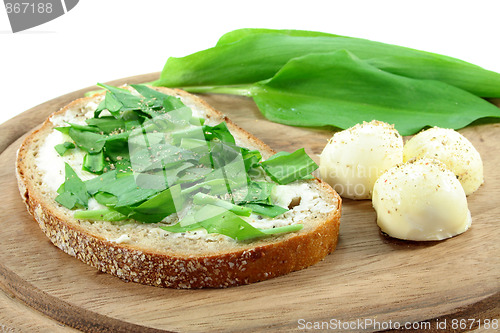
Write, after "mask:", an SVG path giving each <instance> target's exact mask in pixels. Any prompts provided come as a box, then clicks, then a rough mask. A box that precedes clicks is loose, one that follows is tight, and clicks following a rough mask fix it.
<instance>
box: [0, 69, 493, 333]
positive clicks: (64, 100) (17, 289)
mask: <svg viewBox="0 0 500 333" xmlns="http://www.w3.org/2000/svg"><path fill="white" fill-rule="evenodd" d="M158 76H159V72H155V73H149V74H141V75H136V76H130V77H125V78H121V79H116V80H112V81H109V82H106V84H108V85H122V84H137V83H144V82H151V81H153V80H155V79H156V78H158ZM92 90H96V86H90V87H86V88H83V89H80V90H77V91H73V92H70V93H67V94H65V95H62V96H59V97H56V98H53V99H51V100H49V101H47V102H45V103H42V104H39V105H37V106H35V107H33V108H31V109H29V110H26V111H24V112H23V113H21V114H19V115H17V116H15V117H13V118H11V119H9V120H8V121H6V122H4V123H3V124H0V133H5V135H3V136H2V137H0V155H1V154H2V153H3V151H5V150H6V149H7V148H8V147H9V146H10V145H11V144H13V143H14V142H15V141H16V140H17V139H19V138H20V137H21V136H23V135H25V134H26V133H28V132H29V131H31V129H32V128H34V127H35V126H37V125H39V124H41V123H42V122H43V121H44V120H45V119H46V118H47V117H48V116H49V115H50V114H51V113H52V112H54V111H55V110H56V109H54V107H57V109H58V108H60V107H63V106H64V105H66V104H68V103H69V102H71V101H73V100H75V99H77V98H80V97H82V96H83V95H84V94H85V93H86V92H89V91H92ZM491 101H492V102H493V103H494V104H496V105H497V106H500V99H492V100H491ZM44 108H50V110H49V111H50V112H42V113H41V112H39V111H40V110H43V109H44ZM28 116H29V117H28ZM27 119H29V121H27ZM0 289H2V291H3V292H5V293H6V294H10V295H13V296H14V297H16V298H17V299H19V300H21V301H22V302H24V303H25V304H26V305H27V306H29V307H31V308H33V309H35V310H37V311H39V312H41V313H43V314H45V315H47V316H49V317H50V318H51V319H54V320H56V321H58V322H61V323H62V324H64V325H67V326H69V327H73V328H75V329H78V330H82V331H86V332H130V331H141V332H170V331H165V330H158V329H153V328H149V327H146V326H140V325H137V324H133V323H128V322H125V321H121V320H117V319H113V318H110V317H106V316H104V315H101V314H98V313H93V312H91V311H89V310H85V309H81V308H78V310H77V311H78V313H80V314H81V315H82V316H81V317H80V318H75V317H74V316H73V315H72V314H74V313H75V312H74V311H76V309H73V308H74V307H75V306H73V305H71V304H70V303H67V302H62V301H61V300H59V299H56V298H55V297H53V296H51V295H49V294H47V293H45V292H43V291H42V290H39V289H37V288H35V287H34V286H32V285H31V284H28V285H27V284H26V282H25V281H22V280H21V279H20V278H19V277H18V276H17V275H16V274H15V273H13V272H11V271H9V270H8V269H7V268H5V267H4V266H3V265H2V264H0ZM42 298H43V299H46V300H47V301H46V302H41V301H39V300H40V299H42ZM70 310H73V311H70ZM455 310H456V311H454V312H453V313H450V314H447V315H443V316H439V317H435V318H429V319H425V320H422V322H431V323H432V322H443V321H445V320H446V321H448V322H450V321H451V320H453V319H456V320H461V319H462V320H468V319H471V318H474V319H475V320H476V324H475V325H473V326H472V327H468V328H466V329H463V330H453V331H454V332H465V331H471V330H475V329H477V328H478V324H477V323H478V322H479V321H478V320H484V319H493V318H495V319H496V318H500V291H499V292H497V293H495V294H493V295H485V298H483V299H481V300H479V301H477V302H476V303H473V304H470V305H468V306H466V307H462V308H457V309H455ZM84 318H86V320H83V319H84ZM479 328H480V327H479ZM396 331H397V330H386V331H384V332H396ZM405 331H408V332H411V330H405ZM437 331H438V330H431V331H429V332H437ZM442 331H443V330H439V332H442Z"/></svg>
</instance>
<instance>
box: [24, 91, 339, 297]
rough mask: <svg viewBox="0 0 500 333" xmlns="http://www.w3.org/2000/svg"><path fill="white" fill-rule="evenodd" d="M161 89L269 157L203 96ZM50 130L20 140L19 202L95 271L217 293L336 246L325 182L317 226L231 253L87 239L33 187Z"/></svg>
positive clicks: (330, 193)
mask: <svg viewBox="0 0 500 333" xmlns="http://www.w3.org/2000/svg"><path fill="white" fill-rule="evenodd" d="M159 90H160V91H162V92H165V93H167V94H172V95H177V96H182V97H184V98H189V99H190V100H192V101H193V102H194V103H195V104H196V105H197V106H200V107H202V108H203V109H206V110H207V117H213V118H216V119H217V121H222V120H224V121H226V122H227V123H228V127H229V128H230V130H231V132H233V133H238V137H239V138H245V139H246V140H248V141H249V142H251V143H252V145H254V146H256V147H257V148H258V149H259V150H260V151H261V152H262V153H263V155H267V156H269V155H271V154H273V153H274V151H273V150H272V149H271V148H270V147H269V146H267V145H265V144H264V143H263V142H262V141H260V140H259V139H257V138H256V137H254V136H253V135H251V134H250V133H248V132H246V131H244V130H243V129H241V128H240V127H238V126H237V125H235V124H234V123H233V122H232V121H231V120H230V119H228V118H227V117H226V116H224V115H223V114H222V113H220V112H219V111H216V110H215V109H213V108H212V107H210V106H209V105H208V104H207V103H206V102H204V101H203V100H201V99H200V98H198V97H196V96H194V95H191V94H189V93H187V92H184V91H181V90H177V89H175V90H173V89H167V88H160V89H159ZM92 98H93V97H87V98H81V99H78V100H75V101H73V102H72V103H70V104H69V105H67V106H66V107H64V108H62V109H61V110H60V111H58V112H56V113H55V114H62V113H64V112H66V111H67V110H69V109H71V108H75V107H80V106H83V105H85V104H86V103H88V102H89V101H90V100H91V99H92ZM52 128H53V124H52V123H51V122H50V120H49V119H47V120H46V121H45V122H44V123H43V124H42V125H41V126H40V127H39V128H38V129H37V130H35V131H34V132H32V133H31V134H30V135H28V136H27V137H26V138H25V140H24V141H23V143H22V145H21V147H20V149H19V151H18V155H17V159H16V176H17V179H18V184H19V190H20V193H21V197H22V198H23V200H24V202H25V204H26V207H27V209H28V211H29V213H30V214H31V215H32V216H33V217H34V219H35V220H36V221H37V223H38V224H39V226H40V228H41V229H42V231H43V232H44V233H45V234H46V236H47V237H48V238H49V239H50V240H51V242H52V243H53V244H54V245H56V246H57V247H58V248H60V249H61V250H63V251H64V252H66V253H68V254H70V255H72V256H75V257H76V258H78V259H80V260H81V261H83V262H85V263H86V264H89V265H91V266H93V267H95V268H97V269H99V270H100V271H103V272H106V273H109V274H112V275H114V276H117V277H119V278H121V279H123V280H126V281H134V282H138V283H142V284H146V285H152V286H160V287H170V288H221V287H229V286H236V285H241V284H248V283H252V282H257V281H263V280H267V279H270V278H273V277H276V276H280V275H284V274H287V273H290V272H292V271H296V270H300V269H303V268H306V267H308V266H310V265H313V264H315V263H317V262H318V261H320V260H321V259H323V258H324V257H325V256H326V255H328V254H329V253H331V252H333V251H334V250H335V247H336V246H337V241H338V234H339V224H340V215H341V199H340V197H339V195H338V194H337V193H336V192H335V191H334V190H333V189H332V188H331V187H330V186H329V185H328V184H326V183H324V182H322V181H321V180H318V179H315V180H312V182H317V186H318V187H319V189H320V191H321V192H322V193H323V194H324V195H325V196H327V197H329V198H330V199H331V200H332V202H334V201H335V202H336V203H337V209H334V210H332V211H331V212H329V213H327V214H326V217H324V218H323V220H322V221H321V222H320V223H318V224H317V225H316V226H315V227H314V228H311V229H309V230H301V231H299V232H295V233H289V234H286V235H280V236H275V237H270V238H267V239H266V240H263V241H258V242H252V243H250V244H248V245H247V246H240V247H238V248H235V249H234V250H232V251H221V252H220V253H209V254H202V255H195V254H180V253H177V254H172V253H168V252H165V253H161V252H159V251H155V250H151V249H146V248H139V247H136V246H133V245H129V244H117V243H115V242H112V241H109V240H106V239H105V238H104V237H101V236H100V235H96V234H91V233H89V232H88V231H86V230H85V229H84V228H82V227H81V225H79V224H77V223H72V222H71V221H69V220H68V218H67V215H65V214H64V213H63V212H62V208H61V207H60V206H59V205H58V204H57V203H55V202H51V201H50V200H47V199H46V198H45V197H44V195H43V194H42V193H39V191H37V189H36V186H34V183H33V182H34V181H35V178H36V177H35V176H34V172H35V171H34V169H35V168H33V166H32V165H30V163H29V160H30V159H29V158H28V154H29V153H30V152H31V153H32V150H33V145H34V143H36V142H38V141H39V140H41V139H43V137H44V136H45V135H47V134H48V133H50V131H51V130H52ZM52 201H53V200H52Z"/></svg>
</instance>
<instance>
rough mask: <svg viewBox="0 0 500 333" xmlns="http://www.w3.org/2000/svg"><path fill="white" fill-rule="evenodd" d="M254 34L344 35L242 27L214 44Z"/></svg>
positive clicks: (229, 42)
mask: <svg viewBox="0 0 500 333" xmlns="http://www.w3.org/2000/svg"><path fill="white" fill-rule="evenodd" d="M256 34H280V35H286V36H294V37H345V36H341V35H334V34H330V33H326V32H319V31H309V30H294V29H260V28H243V29H237V30H233V31H230V32H228V33H225V34H224V35H222V36H221V37H220V38H219V40H218V41H217V45H216V46H221V45H224V44H231V43H234V42H237V41H239V40H240V39H242V38H244V37H246V36H249V35H256Z"/></svg>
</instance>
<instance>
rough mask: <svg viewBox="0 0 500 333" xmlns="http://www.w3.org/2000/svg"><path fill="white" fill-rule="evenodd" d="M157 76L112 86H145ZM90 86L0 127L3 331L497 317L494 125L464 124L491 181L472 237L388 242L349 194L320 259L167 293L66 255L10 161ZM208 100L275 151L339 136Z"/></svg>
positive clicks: (498, 191) (232, 100)
mask: <svg viewBox="0 0 500 333" xmlns="http://www.w3.org/2000/svg"><path fill="white" fill-rule="evenodd" d="M157 75H158V74H157V73H153V74H147V75H142V76H138V77H133V78H127V79H121V80H117V81H113V82H111V84H121V83H125V82H126V83H140V82H148V81H151V80H153V79H155V78H156V77H157ZM91 89H93V88H88V89H82V90H80V91H77V92H74V93H71V94H68V95H64V96H61V97H59V98H56V99H54V100H51V101H49V102H46V103H44V104H41V105H39V106H36V107H34V108H32V109H30V110H28V111H26V112H25V113H23V114H21V115H19V116H17V117H16V118H13V119H11V120H10V121H8V122H6V123H4V124H3V125H0V133H2V134H1V137H0V152H1V154H0V186H1V189H2V191H1V192H0V200H1V202H2V209H1V210H0V227H1V233H0V332H2V331H6V332H9V331H12V332H16V331H30V332H31V331H44V332H45V331H46V332H59V331H71V330H73V328H75V329H78V330H82V331H88V332H105V331H108V332H149V331H151V332H156V331H182V332H191V331H193V332H204V331H245V332H250V331H251V332H254V331H267V330H272V331H283V332H288V331H294V330H298V329H299V328H300V323H301V322H302V321H301V320H304V321H303V323H306V322H310V323H313V322H330V321H332V320H333V321H334V320H337V323H338V321H342V322H351V321H352V322H356V321H358V320H361V321H362V322H365V320H367V321H368V320H372V321H375V322H378V323H389V321H390V322H392V323H393V324H394V323H396V322H397V323H402V324H404V323H405V322H422V321H428V322H429V323H430V325H431V326H430V327H431V328H432V329H433V330H434V331H439V332H444V331H451V330H452V327H451V321H452V320H453V319H456V320H460V319H465V320H468V319H475V320H476V322H475V323H472V324H471V321H468V326H467V328H466V329H461V328H460V327H458V329H457V330H455V331H468V330H477V331H484V326H483V320H484V319H499V318H500V256H499V255H500V241H499V239H500V228H499V223H500V221H499V216H500V206H499V202H500V177H499V175H500V173H499V171H498V165H499V164H500V145H499V142H500V125H499V124H482V125H477V126H471V127H468V128H466V129H463V130H461V131H460V132H461V133H463V134H464V135H465V136H466V137H467V138H468V139H469V140H471V141H472V143H473V144H474V145H475V146H476V148H477V149H478V150H479V152H480V153H481V156H482V157H483V162H484V170H485V184H484V185H483V186H481V188H480V189H479V190H478V191H477V192H476V193H474V194H472V195H471V196H469V197H468V202H469V208H470V210H471V213H472V217H473V224H472V228H471V229H470V230H469V231H467V232H466V233H464V234H462V235H460V236H458V237H454V238H452V239H448V240H446V241H441V242H428V243H424V242H404V241H398V240H394V239H390V238H387V237H384V236H383V235H381V233H380V231H379V229H378V227H377V225H376V216H375V212H374V210H373V208H372V207H371V202H370V201H366V200H365V201H352V200H344V204H343V216H342V219H341V229H340V238H339V244H338V247H337V250H336V251H335V252H334V253H333V254H331V255H329V256H328V257H327V258H325V259H324V260H323V261H322V262H320V263H318V264H316V265H314V266H312V267H310V268H308V269H305V270H302V271H298V272H294V273H291V274H288V275H286V276H283V277H279V278H275V279H271V280H268V281H264V282H259V283H255V284H251V285H247V286H241V287H234V288H228V289H221V290H219V289H208V290H170V289H162V288H155V287H150V286H143V285H140V284H135V283H126V282H123V281H121V280H119V279H117V278H115V277H112V276H110V275H107V274H103V273H99V272H98V271H96V270H95V269H93V268H91V267H89V266H87V265H85V264H83V263H81V262H80V261H78V260H77V259H75V258H73V257H70V256H69V255H67V254H65V253H63V252H62V251H61V250H59V249H57V248H56V247H54V246H53V245H52V244H51V243H50V242H49V240H48V239H47V238H46V237H45V236H44V235H43V233H42V232H41V231H40V229H39V228H38V226H37V224H36V222H35V221H34V220H33V218H32V217H31V216H30V215H29V214H28V213H27V212H26V209H25V207H24V204H23V202H22V200H21V198H20V196H19V192H18V190H17V184H16V180H15V176H14V158H15V152H16V150H17V148H18V146H19V144H20V142H21V140H22V136H23V135H24V134H25V133H27V132H28V131H30V129H31V128H33V127H34V126H36V125H37V124H39V123H41V122H42V121H43V120H44V119H45V118H46V117H47V116H48V115H49V114H50V113H52V112H54V111H56V110H58V109H59V108H60V107H62V106H64V105H65V104H67V103H68V102H70V101H71V100H73V99H75V98H78V97H80V96H82V94H83V92H84V91H87V90H91ZM203 97H204V98H205V99H206V100H207V101H208V103H210V104H211V105H213V106H214V107H215V108H217V109H219V110H221V111H222V112H224V113H225V114H227V115H228V116H229V117H230V118H231V119H233V120H234V121H235V122H236V123H237V124H238V125H240V126H241V127H243V128H244V129H246V130H248V131H249V132H251V133H253V134H255V135H256V136H257V137H259V138H260V139H262V140H263V141H264V142H266V143H267V144H269V145H270V146H271V147H272V148H274V149H275V150H286V151H293V150H295V149H297V148H300V147H305V148H306V151H307V152H308V153H310V154H311V155H312V156H313V157H315V158H317V154H319V153H320V152H321V150H322V148H323V147H324V145H325V144H326V141H327V139H328V138H330V136H331V135H332V132H331V131H330V130H328V129H309V128H297V127H289V126H285V125H280V124H275V123H271V122H269V121H267V120H265V119H264V118H263V117H262V115H261V114H260V113H259V111H258V109H257V108H256V107H255V105H254V103H253V102H252V101H251V100H250V99H248V98H244V97H232V96H226V95H206V96H203ZM478 320H481V326H479V325H478V324H479V322H478ZM333 321H332V322H333ZM444 321H446V324H447V327H446V328H447V329H446V330H437V327H436V323H437V322H444ZM70 327H72V328H70ZM392 327H394V326H392ZM381 328H382V329H383V328H390V327H381ZM374 329H377V327H368V329H367V331H371V330H374ZM358 330H359V329H355V330H354V331H358ZM337 331H345V330H337ZM407 331H408V330H407Z"/></svg>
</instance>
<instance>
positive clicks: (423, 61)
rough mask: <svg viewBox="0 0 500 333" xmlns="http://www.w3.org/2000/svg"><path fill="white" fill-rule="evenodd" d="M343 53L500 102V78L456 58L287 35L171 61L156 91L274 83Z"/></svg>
mask: <svg viewBox="0 0 500 333" xmlns="http://www.w3.org/2000/svg"><path fill="white" fill-rule="evenodd" d="M237 38H238V37H237ZM237 38H235V39H237ZM225 40H227V41H230V40H232V39H231V38H227V39H225ZM343 49H345V50H349V51H350V52H352V53H353V54H355V55H356V56H357V57H358V58H360V59H363V60H367V61H368V62H369V63H370V64H372V65H374V66H375V67H377V68H379V69H382V70H384V71H388V72H390V73H394V74H398V75H402V76H407V77H411V78H417V79H432V80H439V81H442V82H446V83H448V84H451V85H454V86H456V87H459V88H461V89H464V90H467V91H469V92H472V93H473V94H476V95H478V96H481V97H500V74H499V73H495V72H492V71H488V70H486V69H483V68H481V67H479V66H476V65H473V64H470V63H468V62H465V61H462V60H458V59H455V58H452V57H448V56H444V55H438V54H434V53H429V52H424V51H419V50H415V49H410V48H406V47H401V46H396V45H391V44H384V43H379V42H374V41H370V40H366V39H360V38H351V37H297V36H290V35H286V34H281V33H257V34H248V35H247V36H244V37H242V38H241V39H239V40H236V41H234V42H231V43H226V42H224V40H223V43H222V44H220V45H219V46H216V47H213V48H210V49H207V50H203V51H200V52H197V53H194V54H191V55H188V56H185V57H182V58H169V59H168V60H167V62H166V64H165V66H164V68H163V71H162V73H161V76H160V79H159V80H158V81H156V82H154V85H157V86H168V87H184V88H188V89H189V87H199V86H221V85H222V86H225V85H241V84H248V83H255V82H258V81H261V80H265V79H269V78H271V77H273V76H274V74H276V73H277V72H278V71H279V70H280V69H281V68H282V67H283V66H284V65H285V64H286V63H287V62H288V61H289V60H291V59H293V58H296V57H300V56H304V55H307V54H312V53H329V52H334V51H338V50H343Z"/></svg>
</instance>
